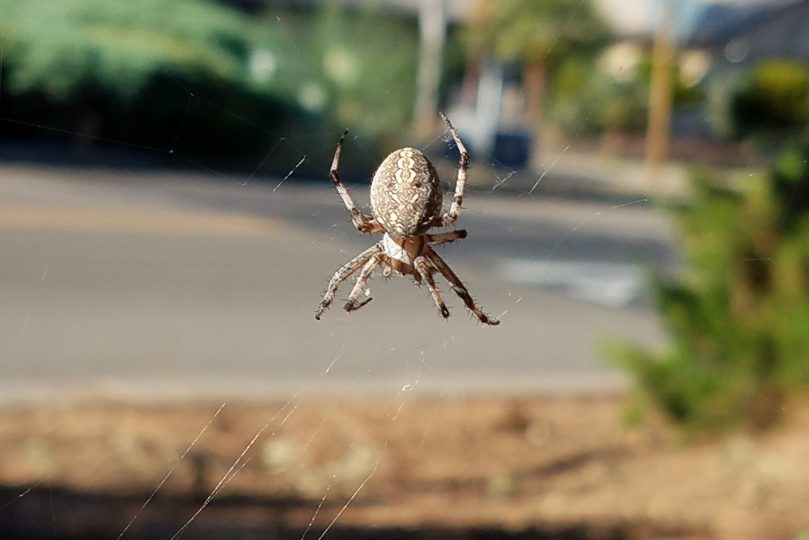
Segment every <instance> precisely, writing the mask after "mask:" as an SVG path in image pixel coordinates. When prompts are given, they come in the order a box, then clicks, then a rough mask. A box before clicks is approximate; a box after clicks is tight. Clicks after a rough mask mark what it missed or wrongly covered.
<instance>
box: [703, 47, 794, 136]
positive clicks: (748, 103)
mask: <svg viewBox="0 0 809 540" xmlns="http://www.w3.org/2000/svg"><path fill="white" fill-rule="evenodd" d="M714 85H715V87H716V88H714V89H713V90H712V93H713V94H714V97H715V99H714V100H713V101H714V102H713V103H712V104H711V106H712V108H713V116H712V119H713V124H714V128H715V131H716V132H717V133H718V134H720V135H723V136H728V137H734V138H742V137H746V136H749V135H758V134H767V135H770V136H772V135H781V136H789V135H794V134H795V133H799V132H800V131H801V130H802V129H804V128H806V126H807V125H809V67H807V66H806V65H805V63H803V62H799V61H795V60H769V61H765V62H762V63H760V64H758V65H756V66H755V67H753V68H752V69H751V70H750V71H749V72H747V73H744V74H742V75H737V76H735V77H730V78H725V79H721V80H718V81H716V82H715V83H714Z"/></svg>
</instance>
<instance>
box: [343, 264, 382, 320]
mask: <svg viewBox="0 0 809 540" xmlns="http://www.w3.org/2000/svg"><path fill="white" fill-rule="evenodd" d="M379 263H380V260H379V258H378V257H371V259H370V260H369V261H368V262H367V263H365V266H363V267H362V271H361V272H360V275H359V276H357V283H355V284H354V288H353V289H351V294H349V295H348V302H346V305H345V306H343V307H344V309H345V310H346V311H355V310H358V309H360V308H361V307H362V306H364V305H365V304H367V303H368V302H370V301H371V300H372V299H371V297H370V296H369V297H367V298H363V295H364V294H365V291H366V290H367V289H366V285H367V284H368V280H369V279H371V277H372V276H373V275H374V270H376V267H377V266H379Z"/></svg>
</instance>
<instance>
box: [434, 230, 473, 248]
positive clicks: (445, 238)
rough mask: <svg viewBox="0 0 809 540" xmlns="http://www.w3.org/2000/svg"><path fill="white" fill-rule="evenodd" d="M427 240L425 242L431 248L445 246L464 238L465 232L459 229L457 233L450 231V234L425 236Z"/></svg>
mask: <svg viewBox="0 0 809 540" xmlns="http://www.w3.org/2000/svg"><path fill="white" fill-rule="evenodd" d="M424 236H425V237H426V238H427V242H428V243H429V244H431V245H433V246H440V245H441V244H447V243H449V242H454V241H455V240H460V239H462V238H466V230H465V229H459V230H457V231H450V232H443V233H437V234H425V235H424Z"/></svg>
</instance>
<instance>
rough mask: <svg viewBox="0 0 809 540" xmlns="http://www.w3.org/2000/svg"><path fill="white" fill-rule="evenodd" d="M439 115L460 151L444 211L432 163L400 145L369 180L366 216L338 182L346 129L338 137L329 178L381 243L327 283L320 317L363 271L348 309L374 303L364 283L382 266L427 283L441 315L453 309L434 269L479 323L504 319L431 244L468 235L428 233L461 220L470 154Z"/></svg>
mask: <svg viewBox="0 0 809 540" xmlns="http://www.w3.org/2000/svg"><path fill="white" fill-rule="evenodd" d="M441 118H442V119H443V120H444V122H446V124H447V127H448V128H449V132H450V134H451V135H452V138H453V140H454V141H455V145H456V146H457V147H458V151H459V152H460V154H461V158H460V163H459V166H458V179H457V181H456V183H455V196H454V198H453V201H452V205H451V206H450V209H449V211H448V212H446V213H442V200H443V196H442V193H441V183H440V181H439V179H438V174H437V173H436V172H435V168H434V167H433V164H432V163H430V160H429V159H427V157H426V156H425V155H424V154H423V153H421V152H420V151H419V150H416V149H415V148H400V149H399V150H396V151H394V152H392V153H391V154H390V155H389V156H388V157H386V158H385V160H384V161H382V163H381V164H380V165H379V168H378V169H377V170H376V172H375V173H374V179H373V181H372V182H371V210H372V212H373V217H369V216H366V215H364V214H363V213H362V212H360V211H359V210H358V209H357V207H356V205H355V204H354V201H353V200H352V199H351V194H350V193H349V192H348V189H347V188H346V187H345V186H344V185H343V183H342V182H341V181H340V176H339V174H338V172H337V168H338V166H339V164H340V153H341V152H342V150H343V141H344V140H345V133H344V134H343V136H342V137H341V138H340V142H338V143H337V149H336V150H335V152H334V160H333V161H332V166H331V173H330V176H331V179H332V181H333V182H334V185H335V187H336V188H337V192H338V193H339V194H340V197H341V198H342V199H343V203H344V204H345V205H346V208H347V209H348V213H349V214H350V215H351V220H352V221H353V223H354V226H355V227H356V228H357V230H358V231H359V232H362V233H376V232H381V233H383V236H382V240H381V241H380V242H378V243H376V244H374V245H373V246H371V247H370V248H368V249H366V250H365V251H363V252H362V253H360V254H359V255H357V256H356V257H354V258H353V259H351V260H350V261H348V262H347V263H346V264H344V265H343V266H342V267H341V268H340V269H339V270H337V272H335V274H334V276H332V278H331V281H329V285H328V287H327V289H326V294H325V296H324V297H323V301H321V302H320V306H318V310H317V313H316V314H315V318H316V319H320V316H321V315H322V314H323V312H324V311H325V310H326V308H327V307H329V305H330V304H331V303H332V301H333V300H334V295H335V293H336V292H337V287H338V286H339V285H340V284H341V283H342V282H343V281H345V280H346V279H348V278H349V277H350V276H351V275H352V274H353V273H354V272H356V271H358V270H360V269H361V270H360V274H359V276H358V277H357V282H356V284H355V285H354V288H353V289H352V290H351V293H350V294H349V297H348V301H347V302H346V304H345V309H346V311H354V310H356V309H359V308H361V307H362V306H364V305H365V304H367V303H368V302H370V301H371V299H370V298H366V297H365V294H366V285H367V283H368V280H369V279H370V278H371V276H372V275H373V273H374V270H376V268H377V266H380V265H382V266H383V268H384V273H385V275H390V274H391V272H394V271H395V272H398V273H400V274H403V275H410V276H413V278H414V279H415V280H416V281H417V282H418V283H426V284H427V287H428V288H429V289H430V294H431V295H432V297H433V300H434V301H435V305H436V307H438V311H439V313H440V314H441V316H442V317H444V318H447V317H449V310H448V309H447V306H446V304H445V303H444V298H443V296H442V295H441V291H439V290H438V286H437V285H436V283H435V280H434V279H433V275H434V274H435V273H436V272H438V273H440V274H441V275H442V276H444V278H446V280H447V281H448V282H449V284H450V286H451V287H452V289H453V290H454V291H455V292H456V294H457V295H458V296H459V297H460V298H461V299H462V300H463V302H464V304H466V307H467V308H469V310H470V311H471V312H472V313H473V314H474V315H475V316H476V317H477V318H478V320H480V322H482V323H484V324H489V325H496V324H500V321H498V320H497V319H492V318H491V317H489V316H488V315H486V314H485V313H484V312H483V311H481V310H480V309H479V308H478V307H477V306H476V305H475V302H474V300H472V297H471V296H470V295H469V291H467V290H466V287H465V286H464V284H463V283H462V282H461V280H460V279H459V278H458V276H457V275H455V273H454V272H453V271H452V269H451V268H450V267H449V265H447V263H446V262H444V260H443V259H442V258H441V257H439V256H438V254H437V253H436V252H435V250H433V248H432V246H437V245H440V244H446V243H447V242H453V241H455V240H459V239H461V238H466V231H465V230H456V231H449V232H441V233H435V234H430V233H428V232H427V231H428V230H429V229H431V228H433V227H446V226H448V225H451V224H453V223H454V222H455V221H456V220H457V219H458V215H459V214H460V211H461V204H462V203H463V191H464V185H465V184H466V169H467V167H468V164H469V154H468V153H467V151H466V147H464V145H463V143H462V142H461V139H460V137H458V133H457V132H456V131H455V128H454V127H453V126H452V124H451V123H450V121H449V119H448V118H447V117H446V116H444V115H443V114H442V115H441Z"/></svg>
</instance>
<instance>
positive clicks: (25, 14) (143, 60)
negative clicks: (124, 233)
mask: <svg viewBox="0 0 809 540" xmlns="http://www.w3.org/2000/svg"><path fill="white" fill-rule="evenodd" d="M3 15H4V17H3V19H2V20H0V35H3V36H5V38H6V41H7V43H6V46H5V50H4V56H5V58H4V75H5V80H4V85H3V92H4V100H3V105H4V107H8V108H9V110H11V111H12V113H13V114H12V116H13V117H14V118H19V119H21V120H23V121H26V122H29V123H42V124H45V125H48V126H50V127H55V128H60V129H65V130H68V131H83V127H82V126H85V125H89V124H92V123H93V122H95V123H96V124H100V126H99V127H98V128H97V129H95V130H94V132H93V133H92V134H93V135H94V136H102V137H109V138H114V139H118V140H126V141H130V142H134V143H140V144H146V145H149V146H158V147H168V146H171V141H172V139H173V138H174V137H175V134H176V133H177V127H178V125H179V124H180V123H181V121H182V120H183V118H184V123H185V124H184V126H185V127H184V133H183V137H182V139H181V142H182V143H184V144H185V146H186V147H187V148H184V149H185V150H187V151H188V152H192V153H194V152H195V153H200V152H206V153H207V152H211V153H214V154H228V153H232V152H241V153H245V152H249V151H251V150H256V149H258V148H261V147H263V146H265V145H266V144H267V136H266V134H264V136H261V133H256V132H253V131H252V130H248V131H249V133H244V134H243V135H242V133H243V132H244V131H245V130H244V129H243V128H244V124H243V123H242V125H241V126H236V125H234V118H235V117H245V118H251V120H253V121H254V122H255V123H256V124H263V125H268V124H277V123H278V122H280V121H281V120H282V119H283V118H284V117H285V116H286V115H288V114H289V112H290V111H291V110H292V109H291V108H290V105H289V99H288V94H287V93H286V92H285V91H284V90H283V88H282V87H281V86H280V85H277V84H273V83H272V82H273V81H271V80H270V81H268V80H267V77H263V76H260V75H261V74H260V73H258V72H257V71H256V70H255V69H254V67H255V66H254V65H253V63H252V62H254V60H255V54H256V52H259V51H265V52H266V51H273V50H274V49H277V48H279V47H280V45H279V43H278V42H274V41H273V40H272V38H271V37H267V36H265V35H264V34H265V33H264V32H262V31H261V30H262V28H261V26H259V25H258V24H256V23H254V22H251V21H250V20H248V19H247V18H245V17H244V16H242V15H240V14H239V13H238V12H236V11H234V10H232V9H228V8H226V7H223V6H220V5H218V4H214V3H212V2H210V1H204V0H173V1H171V2H164V1H162V0H131V1H128V2H109V1H106V0H59V1H58V2H53V1H51V0H26V1H25V2H10V3H8V2H7V3H6V4H5V5H4V9H3ZM191 93H193V94H194V96H195V99H189V96H190V94H191ZM212 103H215V104H216V105H217V106H219V107H220V108H221V109H224V110H227V111H229V113H230V114H229V115H227V114H222V112H221V110H220V111H217V110H216V109H214V108H212V107H211V104H212ZM88 118H92V119H95V120H93V121H92V122H91V121H90V120H88ZM240 128H241V129H240Z"/></svg>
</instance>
